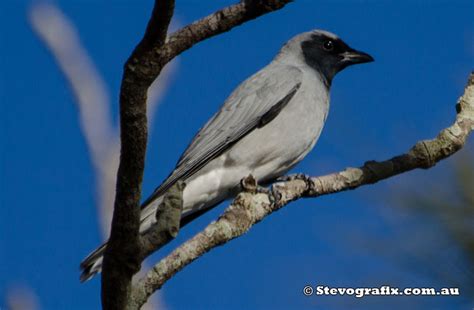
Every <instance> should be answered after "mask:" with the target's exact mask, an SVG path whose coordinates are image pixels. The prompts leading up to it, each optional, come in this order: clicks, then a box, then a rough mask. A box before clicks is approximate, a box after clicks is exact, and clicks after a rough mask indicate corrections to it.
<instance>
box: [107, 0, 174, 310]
mask: <svg viewBox="0 0 474 310" xmlns="http://www.w3.org/2000/svg"><path fill="white" fill-rule="evenodd" d="M173 9H174V1H173V0H162V1H158V0H157V1H155V6H154V8H153V14H152V16H151V19H150V21H149V23H148V26H147V30H146V32H145V35H144V37H143V39H142V41H141V42H140V43H139V44H138V46H137V47H136V48H135V50H134V51H133V53H132V55H131V56H130V58H129V59H128V60H127V62H126V64H125V69H124V74H123V78H122V84H121V89H120V140H121V152H120V164H119V169H118V173H117V185H116V194H115V204H114V213H113V218H112V227H111V232H110V238H109V241H108V245H107V248H106V250H105V254H104V261H103V269H102V306H103V308H104V309H125V308H126V307H127V305H128V301H129V300H130V293H131V286H132V277H133V275H134V274H135V273H137V272H138V271H139V270H140V265H141V255H139V254H140V251H141V249H140V236H139V228H140V205H139V204H140V196H141V184H142V179H143V171H144V168H145V154H146V145H147V138H148V137H147V135H148V128H147V116H146V110H147V109H146V102H147V91H148V88H149V86H150V85H151V83H152V82H153V80H154V78H153V79H144V78H143V76H141V75H140V74H137V72H136V71H135V70H134V67H135V66H133V65H131V64H132V63H136V64H138V65H137V66H136V67H138V68H141V67H143V63H144V61H143V60H144V59H146V57H147V55H148V54H149V53H150V48H151V45H152V44H153V43H154V42H156V44H162V43H163V42H164V41H165V38H166V33H167V31H168V26H169V24H170V22H171V17H172V16H173ZM155 27H157V28H159V29H155ZM137 61H138V63H137ZM161 69H162V67H161V68H160V71H161Z"/></svg>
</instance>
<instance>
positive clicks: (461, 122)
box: [132, 73, 474, 304]
mask: <svg viewBox="0 0 474 310" xmlns="http://www.w3.org/2000/svg"><path fill="white" fill-rule="evenodd" d="M457 111H458V114H457V117H456V120H455V122H454V124H453V125H452V126H450V127H448V128H446V129H444V130H442V131H441V132H440V133H439V134H438V136H437V137H436V138H435V139H432V140H425V141H420V142H418V143H416V144H415V145H414V146H413V147H412V148H411V149H410V150H409V151H408V153H406V154H403V155H399V156H396V157H394V158H392V159H389V160H386V161H382V162H376V161H369V162H366V163H365V164H364V165H363V166H362V167H360V168H347V169H346V170H344V171H341V172H337V173H333V174H329V175H326V176H321V177H311V178H310V177H294V178H291V179H290V180H289V181H286V182H279V183H275V184H274V185H273V186H272V190H271V191H268V192H265V191H253V192H252V191H249V190H247V191H245V192H242V193H240V194H239V195H238V196H237V198H236V199H235V200H234V201H233V202H232V204H231V205H230V206H229V207H228V208H227V209H226V210H225V212H224V214H223V215H222V216H220V217H219V219H218V220H217V221H215V222H212V223H211V224H209V225H208V226H207V227H206V229H205V230H204V231H202V232H201V233H199V234H197V235H196V236H194V237H193V238H192V239H190V240H188V241H187V242H185V243H184V244H183V245H181V246H180V247H179V248H177V249H176V250H174V251H173V252H172V253H171V254H170V255H168V256H167V257H165V258H164V259H163V260H161V261H160V262H159V263H158V264H156V265H155V266H154V268H153V269H152V270H150V271H149V272H148V273H147V275H146V276H145V277H144V278H143V279H141V280H140V281H139V282H138V283H137V284H136V285H135V286H134V289H133V295H132V296H133V299H134V300H135V301H136V302H137V303H139V304H143V303H144V302H145V301H146V300H147V298H148V297H149V296H150V295H151V294H153V292H154V291H156V290H158V289H160V288H161V287H162V286H163V284H164V283H166V281H167V280H169V279H170V278H171V277H173V276H174V275H175V274H176V273H177V272H178V271H180V270H181V269H183V268H184V267H186V266H187V265H188V264H190V263H191V262H193V261H194V260H195V259H197V258H199V257H201V256H202V255H203V254H204V253H206V252H208V251H210V250H211V249H213V248H215V247H217V246H219V245H222V244H224V243H226V242H228V241H230V240H232V239H234V238H236V237H239V236H240V235H242V234H244V233H245V232H247V231H248V230H249V229H250V228H251V227H252V226H253V225H254V224H256V223H258V222H259V221H261V220H262V219H264V218H265V217H266V216H268V215H270V214H271V213H272V212H274V211H277V210H278V209H280V208H282V207H283V206H285V205H287V204H288V203H290V202H291V201H294V200H297V199H299V198H306V197H318V196H321V195H326V194H331V193H336V192H341V191H346V190H349V189H354V188H357V187H359V186H362V185H367V184H373V183H376V182H378V181H381V180H384V179H387V178H389V177H392V176H394V175H397V174H401V173H403V172H406V171H410V170H413V169H416V168H423V169H427V168H430V167H432V166H434V165H435V164H436V163H437V162H438V161H440V160H442V159H444V158H446V157H449V156H451V155H452V154H454V153H455V152H457V151H458V150H459V149H461V148H462V147H463V145H464V143H465V142H466V139H467V137H468V136H469V134H470V132H471V131H472V130H473V129H474V73H471V75H470V77H469V81H468V84H467V86H466V89H465V92H464V95H463V96H462V97H461V98H460V99H459V101H458V104H457Z"/></svg>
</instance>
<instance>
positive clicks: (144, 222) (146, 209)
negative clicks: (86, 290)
mask: <svg viewBox="0 0 474 310" xmlns="http://www.w3.org/2000/svg"><path fill="white" fill-rule="evenodd" d="M162 200H163V198H162V197H157V198H156V199H155V200H153V201H151V202H150V203H149V204H147V205H145V206H142V211H141V215H140V216H141V219H140V233H141V234H143V233H145V232H146V231H147V230H148V229H149V228H150V227H151V226H152V225H153V223H154V222H155V216H154V215H155V211H156V208H157V206H158V205H159V204H160V203H161V202H162ZM106 247H107V243H104V244H102V245H101V246H100V247H98V248H97V249H96V250H94V251H93V252H92V253H91V254H89V255H88V256H87V257H86V258H85V259H84V260H83V261H82V262H81V265H80V268H81V277H80V280H81V282H85V281H87V280H89V279H91V278H92V277H93V276H94V275H95V274H97V273H99V272H100V271H101V270H102V258H103V255H104V251H105V248H106Z"/></svg>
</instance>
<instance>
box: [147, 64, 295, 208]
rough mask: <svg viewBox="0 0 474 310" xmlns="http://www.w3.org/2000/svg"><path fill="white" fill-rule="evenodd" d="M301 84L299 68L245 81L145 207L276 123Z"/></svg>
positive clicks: (210, 121)
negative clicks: (272, 122)
mask: <svg viewBox="0 0 474 310" xmlns="http://www.w3.org/2000/svg"><path fill="white" fill-rule="evenodd" d="M269 71H270V72H269ZM301 80H302V72H301V71H300V70H299V69H298V68H296V67H288V66H286V67H282V68H281V71H274V70H261V71H259V72H257V73H256V74H255V75H253V76H252V77H250V78H249V79H247V80H246V81H244V82H243V83H242V84H241V85H240V86H239V87H238V88H237V89H236V90H234V92H233V93H232V94H231V95H230V97H229V98H227V100H226V101H225V103H224V105H223V106H222V108H221V109H220V110H219V111H218V112H217V113H216V114H215V115H214V116H213V117H212V118H211V119H210V120H209V121H208V122H207V123H206V125H205V126H204V127H203V128H202V129H201V130H200V131H199V132H198V134H197V135H196V136H195V137H194V139H193V140H192V141H191V143H190V145H189V146H188V148H187V149H186V151H185V152H184V153H183V155H181V158H180V159H179V161H178V163H177V165H176V168H175V169H174V171H173V172H172V173H171V174H170V175H169V177H168V178H167V179H166V180H165V181H164V182H163V183H162V184H161V185H160V186H159V187H158V188H157V189H156V190H155V191H154V192H153V194H152V195H151V196H150V197H149V198H148V199H147V200H146V201H145V202H144V204H143V207H145V206H146V205H147V204H148V203H150V202H151V201H153V200H154V199H155V198H156V197H158V196H160V195H161V194H163V193H164V192H165V191H166V190H168V189H169V188H170V187H171V186H172V185H173V184H174V183H175V182H176V181H177V180H179V179H182V178H188V177H190V176H191V175H193V174H194V173H195V172H196V171H198V170H199V169H201V168H202V167H203V166H204V165H205V164H207V163H208V162H209V161H211V160H212V159H214V158H216V157H218V156H219V155H221V154H222V153H223V152H224V151H226V150H227V149H229V148H230V147H232V145H234V144H235V143H236V142H237V141H239V140H240V139H242V138H243V137H244V136H245V135H247V134H249V133H250V132H251V131H252V130H254V129H256V128H260V127H263V126H265V125H266V124H267V123H269V122H270V121H271V120H273V119H274V118H275V117H276V116H277V115H278V113H279V112H280V111H281V110H282V109H283V108H284V107H285V106H286V105H287V104H288V102H289V101H290V100H291V98H292V97H293V96H294V95H295V93H296V92H297V91H298V89H299V87H300V85H301Z"/></svg>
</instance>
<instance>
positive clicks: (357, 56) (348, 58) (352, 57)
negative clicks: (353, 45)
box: [342, 49, 374, 65]
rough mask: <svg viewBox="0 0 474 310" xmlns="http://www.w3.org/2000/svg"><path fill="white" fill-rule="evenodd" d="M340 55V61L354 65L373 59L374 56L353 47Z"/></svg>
mask: <svg viewBox="0 0 474 310" xmlns="http://www.w3.org/2000/svg"><path fill="white" fill-rule="evenodd" d="M342 56H343V59H342V62H344V63H345V64H346V65H355V64H361V63H365V62H372V61H374V58H373V57H372V56H370V55H369V54H367V53H364V52H361V51H356V50H354V49H351V50H349V51H346V52H344V53H343V54H342Z"/></svg>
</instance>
